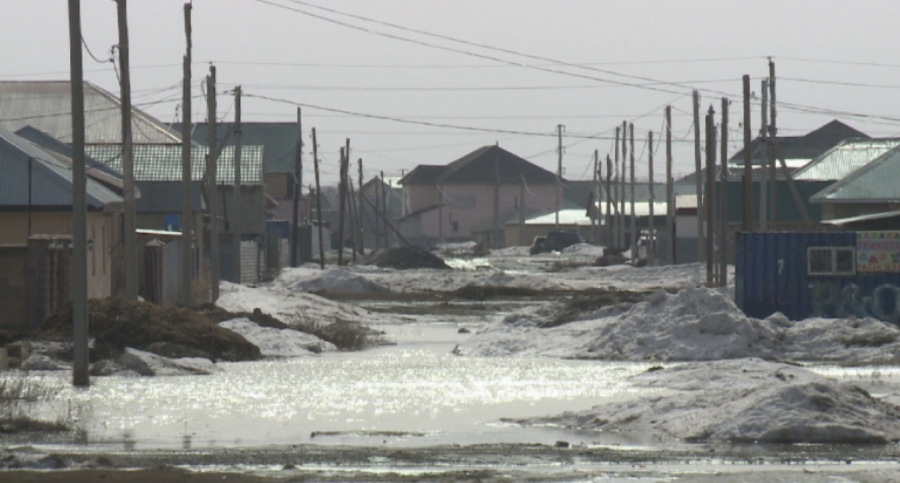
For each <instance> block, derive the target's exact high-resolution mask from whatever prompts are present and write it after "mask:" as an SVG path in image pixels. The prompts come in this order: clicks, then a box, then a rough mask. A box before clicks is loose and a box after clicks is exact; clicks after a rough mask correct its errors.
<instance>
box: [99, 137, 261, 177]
mask: <svg viewBox="0 0 900 483" xmlns="http://www.w3.org/2000/svg"><path fill="white" fill-rule="evenodd" d="M207 151H209V148H207V147H206V146H196V145H195V146H192V147H191V179H192V180H193V181H200V180H202V179H203V174H204V171H205V170H206V153H207ZM85 153H86V154H87V155H89V156H91V157H92V158H94V159H96V160H97V161H99V162H100V163H103V164H106V165H107V166H109V167H110V168H112V169H115V170H116V171H121V170H122V149H121V147H120V146H118V145H93V146H87V147H86V148H85ZM263 173H264V171H263V147H262V146H242V147H241V184H242V185H261V184H263V181H264V180H263ZM217 178H218V179H217V182H218V184H220V185H230V184H234V147H233V146H226V147H225V148H223V149H222V154H221V155H220V156H219V168H218V173H217ZM134 180H135V181H181V146H180V145H173V144H170V145H162V144H157V145H152V144H144V145H135V146H134Z"/></svg>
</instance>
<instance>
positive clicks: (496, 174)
mask: <svg viewBox="0 0 900 483" xmlns="http://www.w3.org/2000/svg"><path fill="white" fill-rule="evenodd" d="M491 238H492V240H491V241H492V242H493V243H491V246H492V247H493V248H503V247H502V246H500V142H499V141H498V142H497V144H496V145H495V146H494V230H493V234H492V235H491Z"/></svg>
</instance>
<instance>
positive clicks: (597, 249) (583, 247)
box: [560, 243, 605, 258]
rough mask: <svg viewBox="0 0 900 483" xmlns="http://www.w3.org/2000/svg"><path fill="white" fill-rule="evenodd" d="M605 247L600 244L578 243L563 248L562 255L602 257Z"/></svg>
mask: <svg viewBox="0 0 900 483" xmlns="http://www.w3.org/2000/svg"><path fill="white" fill-rule="evenodd" d="M604 251H605V249H604V248H603V247H602V246H599V245H591V244H590V243H578V244H575V245H570V246H567V247H566V248H563V250H562V252H560V254H561V255H570V256H573V255H574V256H579V257H590V258H597V257H602V256H603V252H604Z"/></svg>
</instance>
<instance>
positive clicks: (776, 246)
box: [735, 232, 858, 320]
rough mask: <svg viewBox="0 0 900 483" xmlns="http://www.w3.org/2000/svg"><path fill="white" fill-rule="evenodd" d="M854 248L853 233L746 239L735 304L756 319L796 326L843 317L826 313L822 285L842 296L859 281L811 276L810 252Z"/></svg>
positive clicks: (853, 277)
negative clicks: (783, 319)
mask: <svg viewBox="0 0 900 483" xmlns="http://www.w3.org/2000/svg"><path fill="white" fill-rule="evenodd" d="M855 246H856V235H855V233H853V232H833V233H744V234H742V235H741V238H740V241H739V242H738V246H737V256H736V267H735V268H736V269H737V274H736V276H737V278H738V282H737V284H736V287H735V290H736V293H735V301H736V302H737V303H738V306H739V307H740V308H741V309H742V310H743V311H744V312H745V313H746V314H747V315H749V316H751V317H757V318H763V317H768V316H769V315H772V314H773V313H775V312H781V313H783V314H784V315H786V316H787V317H789V318H790V319H792V320H799V319H804V318H807V317H810V316H812V315H820V316H830V317H835V316H839V315H838V312H839V311H837V310H836V311H834V313H833V314H828V313H827V312H828V311H827V310H823V307H824V306H823V304H822V300H825V299H823V297H822V293H823V289H822V287H823V284H826V285H827V287H838V292H840V290H841V288H840V287H844V286H847V285H851V284H853V283H854V282H855V281H856V280H857V278H858V276H856V275H847V276H835V275H821V276H810V275H808V270H807V268H808V267H807V248H809V247H848V248H854V249H855ZM828 290H830V288H829V289H828ZM829 300H830V299H829Z"/></svg>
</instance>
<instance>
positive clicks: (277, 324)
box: [197, 304, 290, 329]
mask: <svg viewBox="0 0 900 483" xmlns="http://www.w3.org/2000/svg"><path fill="white" fill-rule="evenodd" d="M197 311H198V312H200V315H202V316H204V317H206V318H207V319H209V320H211V321H212V322H215V323H216V324H218V323H220V322H225V321H226V320H234V319H240V318H242V317H245V318H248V319H250V320H252V321H253V322H256V325H258V326H260V327H268V328H270V329H289V328H290V326H288V325H287V324H285V323H284V322H282V321H280V320H278V319H277V318H275V317H273V316H271V315H269V314H267V313H265V312H263V311H262V310H260V309H253V313H252V314H251V313H250V312H229V311H227V310H225V309H223V308H222V307H219V306H217V305H214V304H204V305H202V306H200V308H198V309H197Z"/></svg>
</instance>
